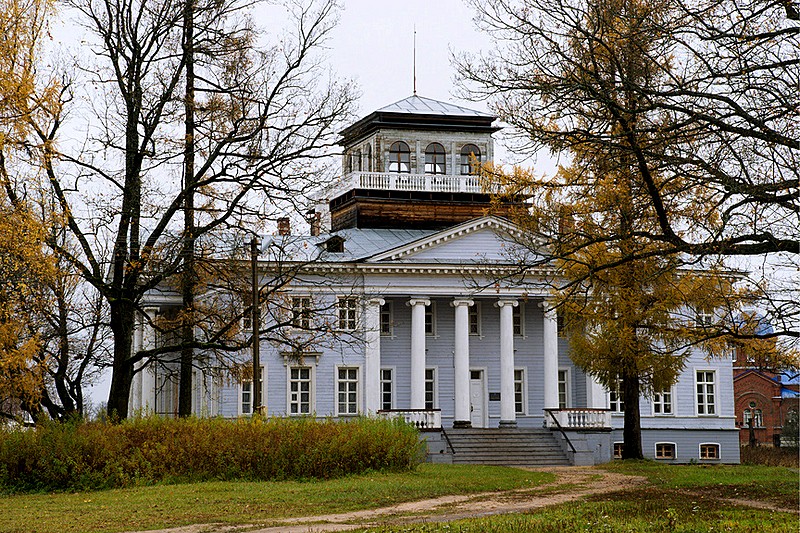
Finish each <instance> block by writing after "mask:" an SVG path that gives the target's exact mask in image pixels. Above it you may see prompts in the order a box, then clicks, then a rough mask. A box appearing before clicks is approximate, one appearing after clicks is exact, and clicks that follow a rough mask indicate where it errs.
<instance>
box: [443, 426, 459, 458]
mask: <svg viewBox="0 0 800 533" xmlns="http://www.w3.org/2000/svg"><path fill="white" fill-rule="evenodd" d="M442 435H444V440H446V441H447V446H448V447H449V448H450V451H451V452H453V455H455V454H456V449H455V448H453V443H452V442H450V437H448V436H447V432H446V431H445V430H444V427H442Z"/></svg>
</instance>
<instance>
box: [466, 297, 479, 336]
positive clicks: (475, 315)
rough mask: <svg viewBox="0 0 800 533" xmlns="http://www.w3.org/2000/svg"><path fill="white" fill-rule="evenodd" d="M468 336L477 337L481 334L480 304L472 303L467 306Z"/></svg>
mask: <svg viewBox="0 0 800 533" xmlns="http://www.w3.org/2000/svg"><path fill="white" fill-rule="evenodd" d="M467 309H469V334H470V335H478V336H480V334H481V304H480V303H477V302H476V303H474V304H472V305H471V306H469V307H468V308H467Z"/></svg>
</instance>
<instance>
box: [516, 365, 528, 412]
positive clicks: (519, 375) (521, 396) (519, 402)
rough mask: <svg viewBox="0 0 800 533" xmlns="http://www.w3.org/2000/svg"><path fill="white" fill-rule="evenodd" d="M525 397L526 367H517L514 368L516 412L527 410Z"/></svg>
mask: <svg viewBox="0 0 800 533" xmlns="http://www.w3.org/2000/svg"><path fill="white" fill-rule="evenodd" d="M525 398H526V395H525V369H523V368H517V369H515V370H514V412H515V413H516V414H518V415H524V414H525V413H526V411H527V409H526V407H527V403H528V402H526V401H525Z"/></svg>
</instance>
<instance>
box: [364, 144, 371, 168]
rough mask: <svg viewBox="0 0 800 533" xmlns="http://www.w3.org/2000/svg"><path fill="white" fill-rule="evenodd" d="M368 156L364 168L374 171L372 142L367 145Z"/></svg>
mask: <svg viewBox="0 0 800 533" xmlns="http://www.w3.org/2000/svg"><path fill="white" fill-rule="evenodd" d="M366 158H367V164H366V165H364V170H366V171H367V172H372V145H371V144H368V145H367V151H366Z"/></svg>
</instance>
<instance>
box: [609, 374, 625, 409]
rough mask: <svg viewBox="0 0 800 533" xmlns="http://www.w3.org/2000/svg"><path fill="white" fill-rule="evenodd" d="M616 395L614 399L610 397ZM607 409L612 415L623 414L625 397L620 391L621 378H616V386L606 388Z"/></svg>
mask: <svg viewBox="0 0 800 533" xmlns="http://www.w3.org/2000/svg"><path fill="white" fill-rule="evenodd" d="M612 394H613V395H616V399H614V398H613V397H612ZM608 409H609V410H610V411H611V414H612V415H622V414H625V397H624V395H623V392H622V379H621V378H617V380H616V386H615V387H614V388H609V389H608Z"/></svg>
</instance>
